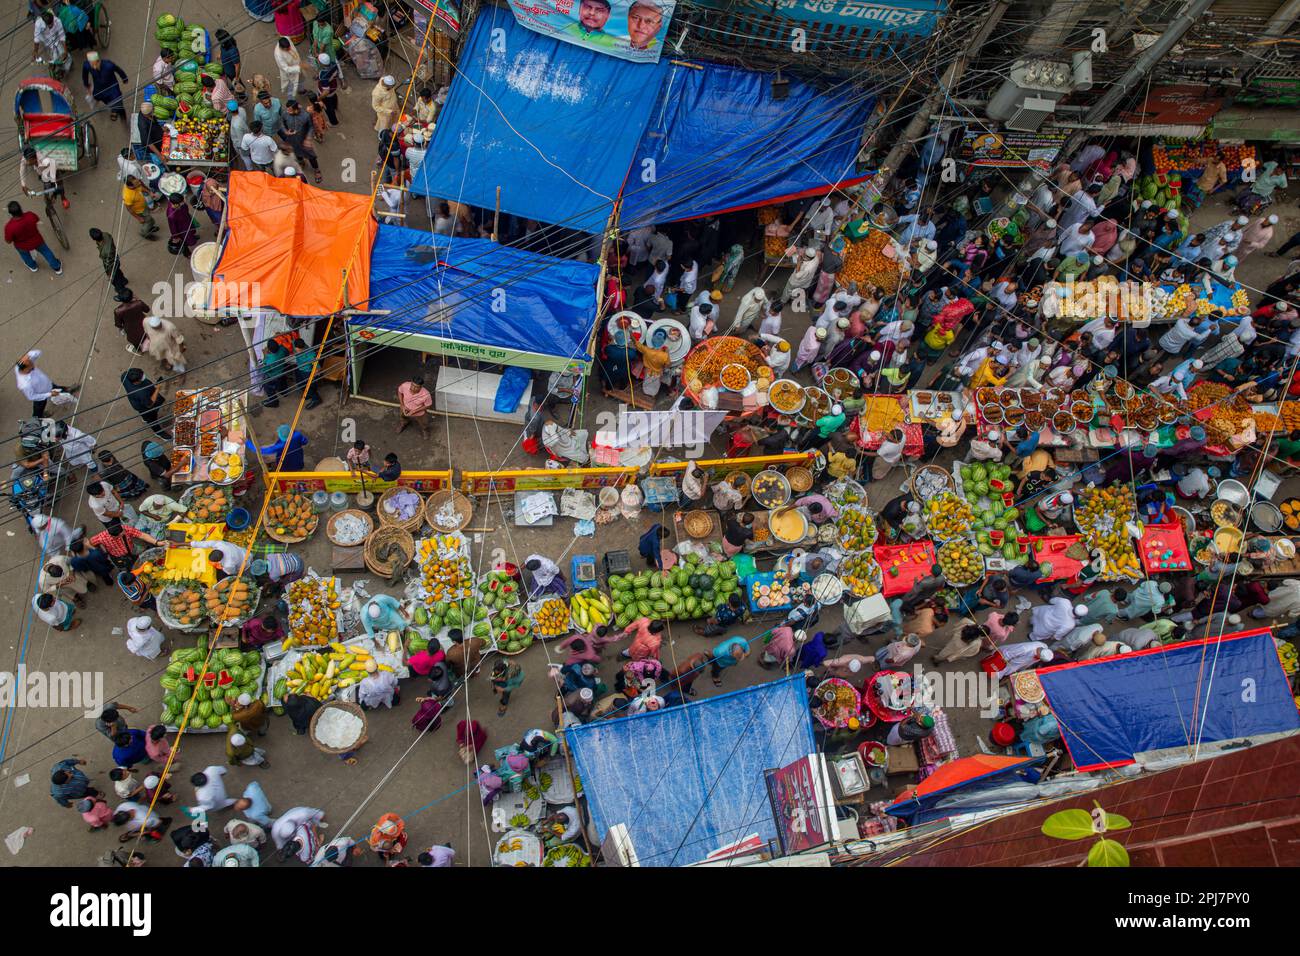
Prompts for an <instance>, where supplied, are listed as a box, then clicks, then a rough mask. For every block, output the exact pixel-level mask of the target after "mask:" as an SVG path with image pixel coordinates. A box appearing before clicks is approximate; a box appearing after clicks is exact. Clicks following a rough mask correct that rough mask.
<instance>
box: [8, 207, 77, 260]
mask: <svg viewBox="0 0 1300 956" xmlns="http://www.w3.org/2000/svg"><path fill="white" fill-rule="evenodd" d="M39 221H40V220H39V219H38V218H37V217H36V213H34V212H23V207H22V206H20V205H18V203H16V202H11V203H10V204H9V221H8V222H7V223H5V242H7V243H9V244H10V245H11V246H13V247H14V248H15V249H17V250H18V258H19V259H22V260H23V264H24V265H26V266H27V268H28V269H30V270H31V271H32V272H35V271H36V259H35V257H33V256H32V253H33V252H39V253H40V254H41V255H42V256H44V257H45V261H46V262H48V263H49V264H50V268H51V269H53V270H54V274H55V275H56V276H61V275H63V263H62V262H60V261H59V260H58V258H57V257H56V256H55V255H54V251H53V250H52V249H50V247H49V246H48V245H46V243H45V237H44V236H42V235H41V231H40V229H38V228H37V227H36V224H37V223H38V222H39Z"/></svg>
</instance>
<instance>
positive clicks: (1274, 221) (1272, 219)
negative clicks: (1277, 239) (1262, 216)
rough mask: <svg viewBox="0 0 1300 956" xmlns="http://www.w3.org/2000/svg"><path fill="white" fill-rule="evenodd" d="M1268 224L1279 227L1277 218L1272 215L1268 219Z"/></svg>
mask: <svg viewBox="0 0 1300 956" xmlns="http://www.w3.org/2000/svg"><path fill="white" fill-rule="evenodd" d="M1268 224H1269V225H1270V226H1276V225H1277V216H1274V215H1270V216H1269V217H1268Z"/></svg>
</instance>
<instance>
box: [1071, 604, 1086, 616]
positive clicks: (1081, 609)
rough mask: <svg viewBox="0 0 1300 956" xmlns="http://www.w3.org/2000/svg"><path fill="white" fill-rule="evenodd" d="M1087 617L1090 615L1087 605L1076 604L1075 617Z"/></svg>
mask: <svg viewBox="0 0 1300 956" xmlns="http://www.w3.org/2000/svg"><path fill="white" fill-rule="evenodd" d="M1087 615H1088V605H1086V604H1076V605H1075V606H1074V616H1075V617H1087Z"/></svg>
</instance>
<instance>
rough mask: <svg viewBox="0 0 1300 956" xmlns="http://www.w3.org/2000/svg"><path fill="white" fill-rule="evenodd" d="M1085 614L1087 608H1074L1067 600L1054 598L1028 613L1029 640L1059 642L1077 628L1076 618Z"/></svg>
mask: <svg viewBox="0 0 1300 956" xmlns="http://www.w3.org/2000/svg"><path fill="white" fill-rule="evenodd" d="M1087 613H1088V608H1087V607H1085V606H1084V605H1082V604H1080V605H1079V606H1078V607H1075V606H1074V604H1073V603H1071V601H1070V599H1069V598H1066V597H1054V598H1052V599H1051V600H1050V601H1048V602H1047V603H1046V604H1041V605H1039V606H1038V607H1035V608H1034V609H1033V610H1032V611H1030V612H1029V620H1030V625H1029V639H1030V640H1031V641H1043V642H1045V643H1054V642H1056V641H1060V640H1062V639H1064V637H1065V636H1066V635H1067V634H1069V633H1070V632H1071V631H1073V630H1074V629H1075V627H1077V626H1078V624H1079V621H1078V618H1081V617H1083V616H1085V615H1086V614H1087Z"/></svg>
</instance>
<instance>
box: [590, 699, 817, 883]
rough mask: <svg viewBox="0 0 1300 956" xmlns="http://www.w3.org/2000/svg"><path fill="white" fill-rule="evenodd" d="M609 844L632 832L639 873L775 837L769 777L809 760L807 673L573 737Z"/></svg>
mask: <svg viewBox="0 0 1300 956" xmlns="http://www.w3.org/2000/svg"><path fill="white" fill-rule="evenodd" d="M568 740H569V747H570V749H571V750H572V751H573V756H574V760H575V761H576V763H577V772H578V775H579V776H580V777H581V778H582V789H583V792H584V793H585V794H586V795H587V804H588V806H589V807H590V808H591V816H592V819H593V821H594V822H595V824H596V829H597V831H598V832H599V834H600V838H601V839H602V840H604V839H605V835H606V834H607V833H608V832H609V829H610V827H611V826H613V825H614V824H616V823H622V824H625V825H626V826H627V827H628V831H629V835H630V837H631V839H632V845H633V847H634V848H635V850H636V855H637V857H638V858H639V860H640V862H641V865H642V866H685V865H687V864H689V863H695V862H698V861H699V860H702V859H704V858H705V857H706V856H708V855H709V854H710V853H712V852H713V851H714V850H715V849H717V848H718V847H720V846H723V845H725V844H729V843H733V842H735V841H737V840H741V839H744V838H745V837H747V836H748V835H749V834H751V833H757V834H758V835H759V836H760V838H762V839H763V840H765V841H766V840H774V839H776V824H775V823H774V822H773V819H772V810H771V808H770V805H769V803H768V796H767V785H766V783H765V781H764V778H763V771H764V770H771V769H775V768H778V767H784V766H786V765H787V764H790V763H793V762H794V761H795V760H798V759H799V758H800V757H803V756H806V755H808V754H810V753H812V752H813V751H814V750H815V749H816V747H815V745H814V742H813V730H812V719H811V716H810V712H809V708H808V692H807V690H806V688H805V686H804V678H803V675H802V674H798V675H795V676H793V677H788V678H785V679H783V680H778V681H773V682H772V683H770V684H759V685H758V686H755V687H748V688H746V689H744V690H740V691H736V692H735V693H732V694H723V695H722V696H720V697H711V698H709V699H708V700H701V701H696V702H694V703H689V704H685V705H684V706H681V707H673V708H670V709H668V710H664V711H654V712H650V713H645V714H638V715H636V716H634V717H625V718H621V719H615V720H597V721H594V722H592V723H590V724H583V725H582V726H579V727H574V728H572V729H570V730H569V731H568Z"/></svg>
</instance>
